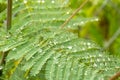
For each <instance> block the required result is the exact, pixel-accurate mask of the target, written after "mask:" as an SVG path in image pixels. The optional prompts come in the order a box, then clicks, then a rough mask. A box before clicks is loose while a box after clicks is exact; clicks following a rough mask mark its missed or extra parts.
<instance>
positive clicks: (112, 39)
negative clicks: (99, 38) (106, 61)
mask: <svg viewBox="0 0 120 80" xmlns="http://www.w3.org/2000/svg"><path fill="white" fill-rule="evenodd" d="M119 35H120V27H119V28H118V29H117V31H116V32H115V34H114V35H113V36H112V37H111V39H110V40H109V41H108V42H107V43H106V44H105V45H104V50H106V49H108V48H109V47H110V46H111V44H112V43H113V42H114V41H115V40H116V39H117V38H118V36H119Z"/></svg>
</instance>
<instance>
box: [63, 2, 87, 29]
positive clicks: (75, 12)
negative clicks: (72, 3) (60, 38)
mask: <svg viewBox="0 0 120 80" xmlns="http://www.w3.org/2000/svg"><path fill="white" fill-rule="evenodd" d="M88 1H89V0H85V1H84V2H83V3H82V4H81V5H80V7H79V8H78V9H76V10H75V11H74V12H73V14H72V15H71V16H70V17H69V18H68V19H67V20H66V21H65V22H64V23H63V24H62V25H61V28H64V27H65V25H66V24H67V23H68V22H69V21H70V20H71V19H72V18H73V17H74V16H75V15H76V14H77V13H78V12H79V11H80V10H81V8H82V7H83V6H84V5H85V4H86V3H87V2H88Z"/></svg>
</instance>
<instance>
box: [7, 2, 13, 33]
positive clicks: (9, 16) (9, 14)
mask: <svg viewBox="0 0 120 80" xmlns="http://www.w3.org/2000/svg"><path fill="white" fill-rule="evenodd" d="M11 23H12V0H8V1H7V31H8V30H9V29H10V28H11Z"/></svg>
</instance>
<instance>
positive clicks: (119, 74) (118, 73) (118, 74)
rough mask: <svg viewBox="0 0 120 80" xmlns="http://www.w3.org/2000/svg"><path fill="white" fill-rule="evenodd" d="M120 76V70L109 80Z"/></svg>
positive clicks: (114, 79)
mask: <svg viewBox="0 0 120 80" xmlns="http://www.w3.org/2000/svg"><path fill="white" fill-rule="evenodd" d="M119 77H120V72H117V73H116V74H115V75H113V76H112V77H111V78H110V79H109V80H116V79H118V78H119Z"/></svg>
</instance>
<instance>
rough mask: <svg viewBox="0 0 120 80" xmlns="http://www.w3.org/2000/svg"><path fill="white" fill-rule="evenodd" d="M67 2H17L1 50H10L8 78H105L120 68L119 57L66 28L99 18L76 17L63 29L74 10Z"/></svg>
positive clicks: (103, 79) (25, 79)
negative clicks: (62, 26)
mask: <svg viewBox="0 0 120 80" xmlns="http://www.w3.org/2000/svg"><path fill="white" fill-rule="evenodd" d="M68 3H69V2H68V0H45V1H44V0H24V1H23V0H19V1H18V0H16V1H14V4H13V16H12V17H13V23H12V28H11V29H10V31H9V33H10V34H9V35H7V37H6V36H4V37H1V41H0V51H2V52H6V51H9V53H8V56H7V57H6V65H5V69H4V75H5V78H6V79H9V80H27V79H28V80H33V79H34V80H106V79H108V78H109V77H110V76H111V75H113V74H114V73H115V72H117V71H118V70H119V69H120V62H119V59H116V58H114V57H112V56H109V55H107V52H102V50H101V48H100V47H99V46H98V45H97V44H95V43H94V42H91V41H89V40H86V39H81V38H78V36H77V35H76V34H74V33H72V32H69V30H67V28H70V29H74V28H77V27H76V26H77V25H82V24H85V23H86V22H89V21H95V20H96V18H83V17H80V16H76V17H75V18H73V19H72V20H71V21H70V22H69V23H68V24H67V25H66V27H65V29H60V26H61V25H62V24H63V23H64V21H65V20H66V19H67V18H68V17H69V16H70V15H71V13H72V12H73V11H72V10H71V9H70V8H69V4H68ZM78 15H79V14H78ZM1 34H3V33H2V32H1ZM2 39H3V40H2Z"/></svg>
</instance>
